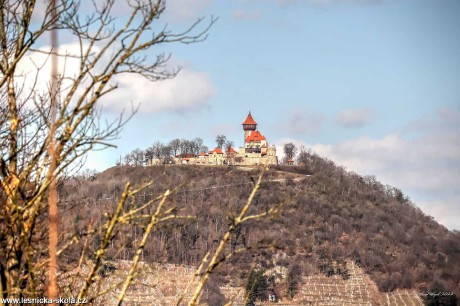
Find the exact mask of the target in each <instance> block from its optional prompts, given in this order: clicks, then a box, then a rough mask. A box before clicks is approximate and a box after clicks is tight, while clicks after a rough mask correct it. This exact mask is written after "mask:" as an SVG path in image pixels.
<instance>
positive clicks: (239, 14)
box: [232, 10, 261, 20]
mask: <svg viewBox="0 0 460 306" xmlns="http://www.w3.org/2000/svg"><path fill="white" fill-rule="evenodd" d="M260 16H261V13H260V11H246V10H235V11H233V12H232V17H233V19H236V20H257V19H259V18H260Z"/></svg>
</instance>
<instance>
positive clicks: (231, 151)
mask: <svg viewBox="0 0 460 306" xmlns="http://www.w3.org/2000/svg"><path fill="white" fill-rule="evenodd" d="M227 153H236V151H235V149H233V147H230V149H229V150H228V151H227Z"/></svg>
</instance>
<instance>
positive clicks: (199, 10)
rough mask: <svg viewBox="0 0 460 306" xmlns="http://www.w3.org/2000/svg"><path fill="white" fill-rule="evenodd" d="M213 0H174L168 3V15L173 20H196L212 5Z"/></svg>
mask: <svg viewBox="0 0 460 306" xmlns="http://www.w3.org/2000/svg"><path fill="white" fill-rule="evenodd" d="M213 2H214V1H213V0H200V1H196V0H174V1H168V3H167V5H166V16H167V18H168V19H171V20H173V21H188V22H190V21H194V20H196V19H197V18H200V17H202V16H203V15H204V14H205V13H206V10H207V9H208V8H209V7H211V6H212V4H213Z"/></svg>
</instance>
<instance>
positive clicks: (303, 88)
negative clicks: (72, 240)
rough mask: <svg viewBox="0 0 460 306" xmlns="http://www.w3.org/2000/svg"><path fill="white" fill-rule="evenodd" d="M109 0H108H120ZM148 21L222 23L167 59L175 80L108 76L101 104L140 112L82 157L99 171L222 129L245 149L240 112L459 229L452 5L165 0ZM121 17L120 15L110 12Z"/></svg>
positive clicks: (459, 129) (451, 0) (429, 1)
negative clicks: (112, 82) (160, 145)
mask: <svg viewBox="0 0 460 306" xmlns="http://www.w3.org/2000/svg"><path fill="white" fill-rule="evenodd" d="M117 2H118V0H117ZM166 5H167V7H166V11H165V13H164V16H162V17H161V18H160V19H159V20H158V22H157V23H156V25H157V26H158V27H159V28H160V27H163V26H164V24H165V23H167V24H168V26H170V27H171V28H172V29H185V28H187V27H188V26H189V25H190V24H192V23H193V22H194V21H196V20H197V18H199V17H204V20H203V23H202V25H200V26H201V27H203V26H205V25H206V23H208V22H209V21H210V19H211V16H214V17H217V18H218V21H217V22H216V23H215V24H214V25H213V26H212V28H211V29H210V30H209V37H208V38H207V39H206V40H205V41H203V42H201V43H197V44H189V45H184V44H176V45H173V44H171V45H167V46H160V47H159V48H153V49H152V50H150V51H149V54H150V55H153V56H154V55H155V54H157V53H159V52H167V53H171V55H172V57H171V61H170V66H171V67H177V66H180V67H182V70H181V72H180V73H179V75H178V76H177V77H176V78H174V79H171V80H166V81H161V82H156V83H152V82H150V81H148V80H146V79H144V78H142V77H140V76H135V75H129V76H122V77H120V78H118V79H117V82H118V85H119V90H117V91H116V92H114V93H113V94H111V95H109V96H107V97H106V98H105V99H104V100H103V101H102V102H101V103H102V106H103V116H105V117H106V118H113V117H115V116H116V115H118V114H119V113H120V112H121V111H123V110H128V111H129V110H130V109H131V106H132V105H135V106H139V110H138V113H137V114H136V115H135V116H134V117H133V118H132V119H131V120H130V121H129V122H128V123H127V124H126V126H125V127H124V129H123V131H122V132H121V133H120V135H119V136H118V139H116V140H115V141H114V142H113V144H115V145H116V146H117V148H116V149H106V150H102V151H97V152H92V153H90V154H89V156H88V159H87V163H86V167H87V168H91V169H92V168H94V169H97V170H104V169H106V168H108V167H111V166H113V165H115V162H116V160H117V159H119V157H120V156H123V155H125V154H127V153H129V152H130V151H132V150H134V149H136V148H141V149H145V148H147V147H148V146H150V145H151V144H152V143H154V142H155V141H162V142H168V141H170V140H171V139H174V138H186V139H191V138H195V137H201V138H202V139H203V140H204V142H205V144H206V145H208V146H209V147H210V148H211V147H214V145H215V141H214V140H215V137H216V136H217V135H218V134H224V135H226V136H227V138H228V139H230V140H232V141H233V142H234V143H235V145H236V146H240V145H242V144H243V130H242V126H241V123H242V122H243V121H244V119H245V118H246V116H247V114H248V110H251V113H252V115H253V117H254V119H255V120H256V121H257V123H258V124H259V126H258V127H259V130H260V131H261V132H262V134H264V135H265V136H266V138H267V140H268V142H269V143H270V144H275V145H276V146H277V147H278V156H279V157H280V158H282V157H283V154H282V146H283V144H285V143H287V142H294V143H295V144H297V145H305V146H307V147H308V148H310V149H311V150H312V151H314V152H316V153H317V154H319V155H321V156H323V157H327V158H330V159H332V160H333V161H334V162H336V163H337V164H339V165H343V166H344V167H346V169H347V170H349V171H354V172H356V173H359V174H362V175H375V176H376V178H377V179H378V180H379V181H381V182H382V183H384V184H389V185H392V186H395V187H398V188H400V189H402V190H403V192H404V193H405V194H407V195H408V196H409V197H410V198H411V199H412V201H414V202H415V204H416V205H417V206H418V207H420V208H421V209H422V211H423V212H425V213H426V214H429V215H432V216H433V217H434V218H435V219H436V220H437V221H438V222H440V223H441V224H443V225H445V226H446V227H447V228H449V229H457V230H460V90H459V88H460V56H459V54H460V35H459V33H460V1H458V0H297V1H296V0H219V1H218V0H195V1H194V0H174V1H168V2H167V4H166ZM120 11H121V12H123V10H120Z"/></svg>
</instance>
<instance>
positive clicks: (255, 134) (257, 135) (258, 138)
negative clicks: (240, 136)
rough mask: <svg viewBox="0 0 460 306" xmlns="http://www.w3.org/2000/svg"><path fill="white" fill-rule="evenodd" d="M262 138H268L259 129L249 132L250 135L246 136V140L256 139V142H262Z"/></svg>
mask: <svg viewBox="0 0 460 306" xmlns="http://www.w3.org/2000/svg"><path fill="white" fill-rule="evenodd" d="M261 140H266V139H265V137H264V135H262V134H261V133H260V132H259V131H253V132H251V134H249V136H248V137H246V140H245V141H246V142H250V141H254V142H260V141H261Z"/></svg>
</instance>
